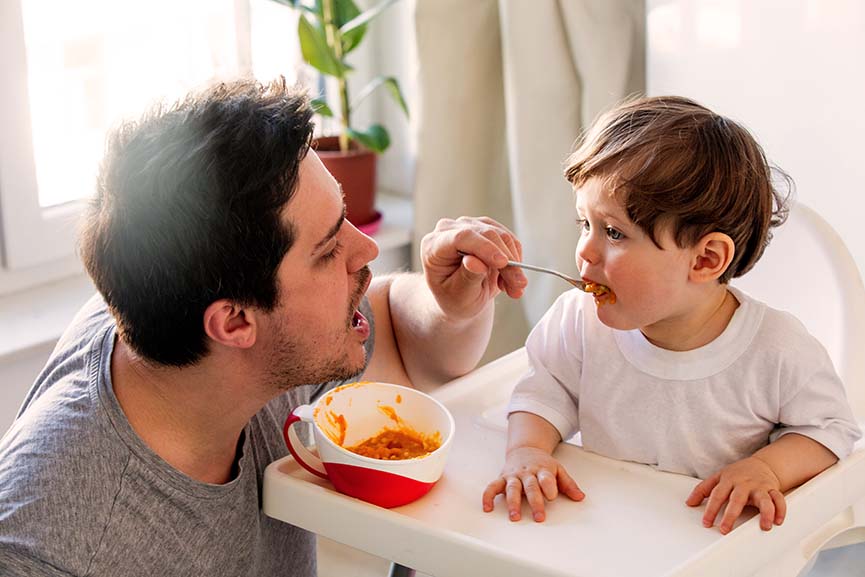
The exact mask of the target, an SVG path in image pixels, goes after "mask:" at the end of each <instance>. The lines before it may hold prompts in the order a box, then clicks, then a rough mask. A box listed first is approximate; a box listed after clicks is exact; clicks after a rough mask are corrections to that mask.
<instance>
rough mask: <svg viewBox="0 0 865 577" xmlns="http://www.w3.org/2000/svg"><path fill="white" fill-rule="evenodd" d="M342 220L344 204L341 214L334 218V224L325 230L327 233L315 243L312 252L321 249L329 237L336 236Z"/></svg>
mask: <svg viewBox="0 0 865 577" xmlns="http://www.w3.org/2000/svg"><path fill="white" fill-rule="evenodd" d="M343 221H345V204H343V205H342V214H340V215H339V218H338V219H337V220H336V224H334V225H333V226H332V227H331V228H330V230H329V231H327V234H326V235H325V236H324V238H323V239H321V240H320V241H318V242H317V243H316V245H315V246H314V247H313V249H312V252H313V253H316V252H318V251H319V250H321V248H322V247H323V246H324V245H326V244H327V243H328V242H330V239H332V238H333V237H335V236H336V234H337V233H338V232H339V229H340V228H342V223H343Z"/></svg>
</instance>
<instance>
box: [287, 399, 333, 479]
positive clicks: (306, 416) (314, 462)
mask: <svg viewBox="0 0 865 577" xmlns="http://www.w3.org/2000/svg"><path fill="white" fill-rule="evenodd" d="M299 421H303V422H312V406H310V405H301V406H299V407H297V408H296V409H294V410H293V411H292V412H291V414H290V415H289V416H288V418H287V419H286V420H285V426H284V427H283V428H282V436H283V438H284V439H285V446H286V447H288V450H289V452H290V453H291V456H292V457H294V460H295V461H297V462H298V463H300V466H301V467H303V468H304V469H306V470H307V471H309V472H310V473H312V474H313V475H318V476H319V477H321V478H322V479H327V471H325V469H324V465H322V463H321V459H319V458H318V457H316V456H315V455H313V454H312V451H310V450H309V449H307V448H306V446H305V445H304V444H303V443H301V442H300V438H298V436H297V433H296V432H295V431H294V427H292V425H294V424H295V423H297V422H299Z"/></svg>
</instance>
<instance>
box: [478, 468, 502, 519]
mask: <svg viewBox="0 0 865 577" xmlns="http://www.w3.org/2000/svg"><path fill="white" fill-rule="evenodd" d="M504 492H505V480H504V478H503V477H499V478H498V479H496V480H495V481H493V482H492V483H490V484H489V485H487V488H486V489H484V495H483V497H482V501H481V502H482V503H483V507H484V511H486V512H487V513H489V512H490V511H492V510H493V506H494V505H493V504H494V503H495V500H496V495H498V494H499V493H504Z"/></svg>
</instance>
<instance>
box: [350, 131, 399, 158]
mask: <svg viewBox="0 0 865 577" xmlns="http://www.w3.org/2000/svg"><path fill="white" fill-rule="evenodd" d="M348 135H349V136H350V137H351V138H352V139H354V140H356V141H358V142H360V143H361V144H362V145H364V146H365V147H366V148H368V149H370V150H372V151H373V152H377V153H379V154H381V153H382V152H384V151H385V150H387V147H388V146H390V135H389V134H388V133H387V130H385V128H384V126H382V125H381V124H373V125H372V126H370V127H369V128H367V129H366V130H363V131H361V130H354V129H353V128H349V129H348Z"/></svg>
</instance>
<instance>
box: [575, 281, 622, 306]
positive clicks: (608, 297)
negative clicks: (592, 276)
mask: <svg viewBox="0 0 865 577" xmlns="http://www.w3.org/2000/svg"><path fill="white" fill-rule="evenodd" d="M583 290H585V291H586V292H587V293H592V294H593V295H594V297H595V302H596V303H597V304H598V305H604V304H611V305H614V304H616V293H614V292H613V291H611V290H610V288H609V287H606V286H604V285H602V284H598V283H593V282H587V283H586V288H585V289H583Z"/></svg>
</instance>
